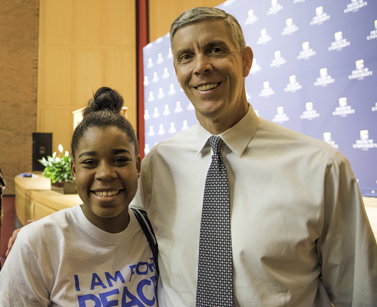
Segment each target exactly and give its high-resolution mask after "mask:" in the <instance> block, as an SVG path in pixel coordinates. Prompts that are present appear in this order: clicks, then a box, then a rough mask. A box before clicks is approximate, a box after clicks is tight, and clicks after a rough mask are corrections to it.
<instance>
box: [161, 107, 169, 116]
mask: <svg viewBox="0 0 377 307" xmlns="http://www.w3.org/2000/svg"><path fill="white" fill-rule="evenodd" d="M170 113H171V112H170V110H169V105H167V104H166V105H165V107H164V112H162V115H164V116H168V115H170Z"/></svg>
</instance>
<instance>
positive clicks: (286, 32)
mask: <svg viewBox="0 0 377 307" xmlns="http://www.w3.org/2000/svg"><path fill="white" fill-rule="evenodd" d="M285 25H286V27H285V28H284V30H283V32H281V35H283V36H284V35H291V34H292V33H293V32H296V31H297V30H298V26H296V25H295V24H293V20H292V18H288V19H287V20H286V21H285Z"/></svg>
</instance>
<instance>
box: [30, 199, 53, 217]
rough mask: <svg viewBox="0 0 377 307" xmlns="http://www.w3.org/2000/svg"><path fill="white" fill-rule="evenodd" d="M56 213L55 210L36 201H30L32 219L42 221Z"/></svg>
mask: <svg viewBox="0 0 377 307" xmlns="http://www.w3.org/2000/svg"><path fill="white" fill-rule="evenodd" d="M54 212H56V210H55V209H52V208H49V207H46V206H44V205H42V204H41V203H39V202H37V201H35V200H30V216H31V217H32V219H41V218H43V217H45V216H47V215H50V214H51V213H54Z"/></svg>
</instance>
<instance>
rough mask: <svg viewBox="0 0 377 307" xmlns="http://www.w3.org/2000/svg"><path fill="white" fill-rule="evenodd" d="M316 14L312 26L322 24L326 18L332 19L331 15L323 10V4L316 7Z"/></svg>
mask: <svg viewBox="0 0 377 307" xmlns="http://www.w3.org/2000/svg"><path fill="white" fill-rule="evenodd" d="M315 13H316V16H314V17H313V20H312V21H311V22H310V25H311V26H314V25H321V24H322V23H324V22H325V21H326V20H329V19H330V15H327V14H326V13H324V12H323V6H319V7H317V8H316V9H315Z"/></svg>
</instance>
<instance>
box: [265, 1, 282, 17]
mask: <svg viewBox="0 0 377 307" xmlns="http://www.w3.org/2000/svg"><path fill="white" fill-rule="evenodd" d="M282 9H283V7H282V6H281V5H280V4H279V3H278V0H272V1H271V7H270V9H269V10H268V12H267V15H275V14H276V13H277V12H279V11H280V10H282Z"/></svg>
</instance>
